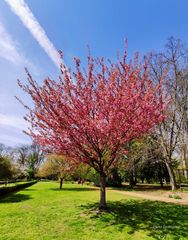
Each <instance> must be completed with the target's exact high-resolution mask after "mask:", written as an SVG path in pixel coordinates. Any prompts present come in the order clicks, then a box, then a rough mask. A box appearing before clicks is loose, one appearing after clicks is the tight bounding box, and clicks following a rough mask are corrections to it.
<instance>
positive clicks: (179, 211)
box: [0, 182, 188, 240]
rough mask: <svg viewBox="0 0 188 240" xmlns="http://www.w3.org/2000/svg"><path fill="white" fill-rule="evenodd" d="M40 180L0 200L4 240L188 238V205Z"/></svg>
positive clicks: (0, 227) (0, 233) (0, 239)
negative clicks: (103, 195) (102, 202)
mask: <svg viewBox="0 0 188 240" xmlns="http://www.w3.org/2000/svg"><path fill="white" fill-rule="evenodd" d="M63 187H64V189H63V190H58V184H57V183H55V182H40V183H37V184H35V185H33V186H31V187H29V188H27V189H24V190H22V191H20V192H18V193H15V194H12V195H10V196H8V197H6V198H2V199H1V200H0V240H10V239H11V240H19V239H24V240H35V239H36V240H47V239H52V240H55V239H65V240H70V239H71V240H73V239H75V240H79V239H80V240H91V239H96V240H103V239H104V240H105V239H109V240H110V239H113V240H129V239H134V240H148V239H176V240H179V239H188V207H184V206H178V205H174V204H167V203H160V202H151V201H143V200H139V199H133V198H129V197H126V196H124V195H122V194H118V193H115V192H112V191H110V190H109V191H108V193H107V199H108V206H109V209H108V211H106V212H102V213H100V212H99V211H98V210H97V205H98V199H99V191H98V190H96V189H94V188H90V187H88V186H80V185H78V184H66V185H64V186H63Z"/></svg>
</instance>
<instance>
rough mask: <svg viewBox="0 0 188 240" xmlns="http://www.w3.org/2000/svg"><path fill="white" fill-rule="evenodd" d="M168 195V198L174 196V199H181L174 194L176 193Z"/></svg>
mask: <svg viewBox="0 0 188 240" xmlns="http://www.w3.org/2000/svg"><path fill="white" fill-rule="evenodd" d="M168 197H169V198H174V199H182V197H181V196H179V195H176V194H175V195H172V194H169V195H168Z"/></svg>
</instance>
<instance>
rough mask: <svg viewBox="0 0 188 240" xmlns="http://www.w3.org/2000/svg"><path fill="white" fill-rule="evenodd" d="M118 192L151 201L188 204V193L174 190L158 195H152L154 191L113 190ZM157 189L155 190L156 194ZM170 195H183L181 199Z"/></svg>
mask: <svg viewBox="0 0 188 240" xmlns="http://www.w3.org/2000/svg"><path fill="white" fill-rule="evenodd" d="M111 191H113V192H116V193H120V194H123V195H127V196H131V197H138V198H143V199H147V200H151V201H161V202H167V203H175V204H180V205H187V206H188V194H187V193H181V192H177V193H173V192H167V191H165V192H163V193H161V192H159V193H158V196H156V195H152V194H154V193H153V192H149V191H148V192H147V193H143V192H129V191H119V190H111ZM156 193H157V191H156V192H155V194H156ZM169 195H172V196H173V195H178V196H180V197H181V199H174V198H169Z"/></svg>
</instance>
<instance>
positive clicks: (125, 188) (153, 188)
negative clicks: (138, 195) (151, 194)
mask: <svg viewBox="0 0 188 240" xmlns="http://www.w3.org/2000/svg"><path fill="white" fill-rule="evenodd" d="M112 189H115V190H119V191H142V192H144V191H156V190H161V191H167V190H171V187H170V186H164V187H161V186H153V185H151V186H150V185H137V186H134V187H130V186H122V187H114V188H112Z"/></svg>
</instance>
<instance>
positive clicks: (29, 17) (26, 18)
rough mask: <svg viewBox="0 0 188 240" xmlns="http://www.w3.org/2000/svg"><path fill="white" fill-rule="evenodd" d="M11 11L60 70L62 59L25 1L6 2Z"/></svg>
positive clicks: (10, 0)
mask: <svg viewBox="0 0 188 240" xmlns="http://www.w3.org/2000/svg"><path fill="white" fill-rule="evenodd" d="M5 1H6V2H7V4H8V5H9V6H10V7H11V10H12V11H13V12H14V13H15V14H16V15H17V16H18V17H19V18H20V20H21V21H22V23H23V24H24V25H25V27H26V28H27V29H28V30H29V31H30V32H31V34H32V35H33V37H34V38H35V39H36V40H37V42H38V43H39V45H40V46H41V47H42V48H43V49H44V51H45V52H46V53H47V55H48V56H49V57H50V58H51V60H52V61H53V62H54V64H55V65H56V66H57V67H58V68H59V64H60V57H59V54H58V51H57V50H56V48H55V47H54V45H53V43H52V42H51V41H50V40H49V38H48V36H47V34H46V32H45V31H44V29H43V28H42V26H41V25H40V24H39V22H38V21H37V19H36V18H35V16H34V15H33V13H32V12H31V10H30V9H29V7H28V5H27V4H26V3H25V2H24V0H5Z"/></svg>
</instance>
